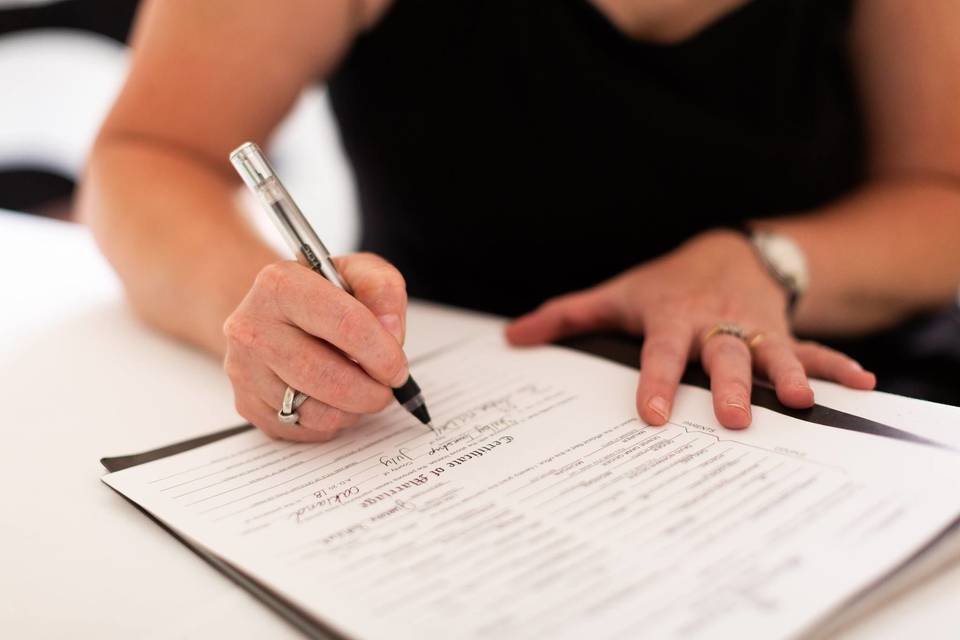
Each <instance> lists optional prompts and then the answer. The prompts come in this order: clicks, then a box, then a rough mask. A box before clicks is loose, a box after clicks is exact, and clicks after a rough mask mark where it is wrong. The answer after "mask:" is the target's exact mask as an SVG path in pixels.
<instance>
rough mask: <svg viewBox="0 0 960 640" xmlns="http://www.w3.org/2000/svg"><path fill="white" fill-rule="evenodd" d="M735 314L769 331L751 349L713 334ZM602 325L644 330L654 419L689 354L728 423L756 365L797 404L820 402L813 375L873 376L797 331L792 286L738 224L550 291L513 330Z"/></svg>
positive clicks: (645, 406)
mask: <svg viewBox="0 0 960 640" xmlns="http://www.w3.org/2000/svg"><path fill="white" fill-rule="evenodd" d="M724 322H731V323H736V324H737V325H739V326H741V327H743V328H744V329H745V330H746V331H747V332H748V335H750V334H753V333H754V332H762V333H763V339H762V340H761V341H757V342H756V343H755V344H756V346H755V347H754V348H753V349H751V348H749V347H748V346H747V343H746V341H744V340H742V339H740V338H737V337H734V336H731V335H722V334H720V335H713V336H711V337H709V338H708V339H706V340H704V338H705V337H706V336H707V334H708V333H709V332H710V330H711V328H712V327H715V326H716V325H717V324H718V323H724ZM599 329H621V330H624V331H627V332H630V333H634V334H643V335H644V345H643V352H642V354H641V357H640V360H641V371H642V375H641V377H640V384H639V387H638V388H637V411H638V412H639V414H640V417H641V418H643V419H644V420H645V421H646V422H648V423H650V424H653V425H662V424H664V423H665V422H666V421H667V420H668V419H669V417H670V411H671V406H672V404H673V398H674V394H675V393H676V391H677V385H678V384H679V382H680V377H681V376H682V375H683V371H684V368H685V367H686V365H687V362H688V360H690V359H700V360H701V361H702V362H703V367H704V369H705V370H706V371H707V373H708V374H709V375H710V384H711V390H712V393H713V406H714V412H715V413H716V416H717V419H718V420H719V421H720V423H721V424H722V425H724V426H725V427H729V428H732V429H739V428H744V427H746V426H748V425H749V424H750V421H751V412H750V388H751V380H752V375H753V373H752V371H753V370H756V372H757V373H758V374H760V375H762V376H765V377H767V378H769V379H770V381H771V382H772V383H773V384H774V385H775V387H776V392H777V397H778V398H779V399H780V401H781V402H782V403H783V404H784V405H786V406H788V407H793V408H804V407H809V406H810V405H812V404H813V390H812V389H811V388H810V385H809V383H808V382H807V376H814V377H817V378H824V379H827V380H833V381H836V382H839V383H840V384H843V385H846V386H849V387H853V388H855V389H872V388H873V386H874V384H875V383H876V379H875V377H874V375H873V374H872V373H869V372H866V371H864V370H863V369H862V368H861V367H860V365H859V364H857V363H856V362H855V361H853V360H852V359H850V358H848V357H846V356H844V355H843V354H841V353H838V352H836V351H834V350H832V349H829V348H827V347H824V346H821V345H818V344H815V343H812V342H800V341H797V340H795V339H794V338H793V336H792V335H791V331H790V326H789V323H788V319H787V315H786V294H785V293H784V292H783V290H782V289H781V288H780V286H779V285H778V284H777V283H776V282H775V281H774V280H773V278H772V277H771V276H770V274H769V273H768V272H767V271H766V269H765V267H764V266H763V265H762V264H761V263H760V262H759V260H758V259H757V257H756V256H755V255H754V253H753V248H752V247H751V246H750V244H749V242H748V241H747V240H746V239H745V238H744V237H742V236H741V235H740V234H737V233H735V232H733V231H711V232H707V233H703V234H701V235H699V236H696V237H694V238H692V239H691V240H689V241H688V242H687V243H685V244H684V245H682V246H681V247H680V248H678V249H677V250H675V251H674V252H673V253H670V254H668V255H666V256H664V257H661V258H659V259H657V260H653V261H651V262H649V263H646V264H643V265H641V266H638V267H636V268H634V269H631V270H630V271H627V272H626V273H623V274H621V275H620V276H617V277H615V278H613V279H612V280H609V281H607V282H604V283H603V284H600V285H598V286H596V287H593V288H591V289H588V290H585V291H580V292H577V293H572V294H569V295H565V296H561V297H558V298H555V299H553V300H550V301H548V302H546V303H545V304H543V305H542V306H541V307H540V308H539V309H537V310H535V311H533V312H532V313H529V314H527V315H526V316H523V317H522V318H520V319H518V320H516V321H515V322H513V323H512V324H511V325H509V326H508V328H507V337H508V338H509V339H510V341H511V342H512V343H514V344H517V345H533V344H540V343H544V342H550V341H553V340H557V339H560V338H563V337H566V336H570V335H574V334H577V333H583V332H587V331H594V330H599Z"/></svg>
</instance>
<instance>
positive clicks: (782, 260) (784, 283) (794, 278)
mask: <svg viewBox="0 0 960 640" xmlns="http://www.w3.org/2000/svg"><path fill="white" fill-rule="evenodd" d="M749 236H750V242H751V243H752V244H753V248H754V249H755V250H756V252H757V257H759V258H760V262H762V263H763V266H765V267H766V268H767V271H769V272H770V275H771V276H773V278H774V280H776V281H777V282H778V283H779V284H780V286H781V287H783V289H784V291H786V292H787V314H788V315H793V310H794V308H796V306H797V301H799V300H800V296H802V295H803V294H804V292H805V291H806V290H807V286H808V285H809V284H810V271H809V270H808V269H807V258H806V256H805V255H804V254H803V249H801V248H800V245H798V244H797V243H796V242H794V241H793V240H792V239H791V238H790V237H789V236H785V235H783V234H781V233H773V232H770V231H752V232H750V233H749Z"/></svg>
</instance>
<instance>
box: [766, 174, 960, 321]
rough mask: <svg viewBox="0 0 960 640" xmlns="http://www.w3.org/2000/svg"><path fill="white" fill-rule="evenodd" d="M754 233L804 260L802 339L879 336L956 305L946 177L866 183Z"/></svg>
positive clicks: (953, 211) (953, 198)
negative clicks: (781, 238) (770, 236)
mask: <svg viewBox="0 0 960 640" xmlns="http://www.w3.org/2000/svg"><path fill="white" fill-rule="evenodd" d="M756 226H757V227H758V228H762V229H769V230H775V231H778V232H781V233H784V234H786V235H788V236H790V237H791V238H793V239H794V240H795V241H796V242H797V243H798V244H800V246H801V247H802V248H803V250H804V252H805V254H806V256H807V260H808V262H809V268H810V276H811V281H810V288H809V291H808V292H807V294H806V295H805V296H804V298H803V299H802V301H801V303H800V305H799V306H798V308H797V313H796V318H795V320H796V327H797V329H798V331H800V332H802V333H807V334H820V335H837V334H849V333H859V332H866V331H871V330H878V329H881V328H884V327H886V326H890V325H891V324H893V323H895V322H897V321H899V320H901V319H903V318H905V317H906V316H908V315H911V314H914V313H917V312H921V311H925V310H930V309H934V308H937V307H941V306H944V305H947V304H949V303H950V302H951V301H952V300H954V299H956V295H957V288H958V286H960V185H958V184H952V183H951V182H950V181H949V180H948V179H946V178H944V179H940V178H936V177H931V178H926V177H922V178H916V179H914V178H903V179H891V180H885V181H876V182H872V183H870V184H868V185H867V186H866V187H864V188H863V189H861V190H859V191H857V192H856V193H854V194H851V195H850V196H849V197H847V198H844V199H843V200H841V201H838V202H836V203H835V204H832V205H830V206H827V207H825V208H823V209H821V210H819V211H816V212H813V213H811V214H808V215H798V216H791V217H785V218H780V219H775V220H769V221H763V222H758V223H757V224H756Z"/></svg>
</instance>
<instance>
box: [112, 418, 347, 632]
mask: <svg viewBox="0 0 960 640" xmlns="http://www.w3.org/2000/svg"><path fill="white" fill-rule="evenodd" d="M252 428H253V427H252V426H251V425H243V426H242V427H234V428H232V429H225V430H223V431H219V432H217V433H212V434H209V435H208V436H204V437H203V438H196V440H201V439H207V442H215V441H217V440H222V439H224V438H227V437H229V436H231V435H234V434H235V433H239V432H240V431H245V430H248V429H252ZM189 442H193V440H188V441H185V442H183V443H178V445H182V444H186V443H189ZM207 442H204V443H202V444H207ZM178 445H171V446H178ZM197 446H201V445H197ZM166 448H167V447H164V449H166ZM185 450H186V449H185ZM156 451H160V450H159V449H157V450H156ZM150 453H155V452H150ZM143 455H147V454H143ZM166 455H173V454H166ZM133 457H136V456H122V457H121V458H120V459H126V458H133ZM162 457H165V456H158V457H157V458H155V459H159V458H162ZM105 459H106V458H105ZM138 464H140V463H138ZM128 466H136V464H131V465H128ZM125 468H128V467H122V468H120V469H117V471H121V470H122V469H125ZM104 484H106V483H104ZM107 486H110V485H107ZM110 489H112V490H113V491H114V493H116V494H117V495H119V496H120V497H121V498H123V499H124V500H126V501H127V502H129V503H130V504H132V505H133V506H134V507H136V509H137V510H138V511H139V512H140V513H142V514H144V515H145V516H147V517H148V518H150V519H151V520H153V521H154V522H155V523H156V524H157V525H158V526H159V527H160V528H161V529H163V530H164V531H166V532H167V533H169V534H170V535H171V536H173V537H174V538H176V540H177V541H179V542H180V543H181V544H182V545H183V546H185V547H186V548H187V549H189V550H190V551H192V552H193V553H194V554H196V555H197V556H198V557H199V558H200V559H201V560H203V561H204V562H206V563H207V564H209V565H210V566H211V567H213V568H214V569H216V570H217V571H219V572H220V573H222V574H223V575H225V576H226V577H227V578H229V579H230V580H231V581H232V582H233V583H234V584H236V585H237V586H238V587H240V588H241V589H244V590H245V591H247V593H249V594H250V595H252V596H253V597H254V598H256V599H257V600H259V601H260V602H262V603H263V604H265V605H266V606H267V607H269V608H270V609H271V610H272V611H274V612H275V613H276V614H278V615H279V616H280V617H281V618H283V619H284V620H285V621H286V622H287V623H288V624H290V625H292V626H293V627H294V628H296V629H297V630H298V631H300V632H301V633H303V634H305V635H306V636H307V637H308V638H312V639H314V640H350V638H349V636H345V635H343V634H342V633H340V632H338V631H336V630H335V629H333V628H332V627H330V626H328V625H326V624H324V622H323V621H321V620H319V619H318V618H316V617H314V616H312V615H310V614H309V613H307V611H305V610H304V609H302V608H301V607H299V606H297V605H296V604H294V603H293V602H292V601H290V600H288V599H287V598H284V597H283V596H281V595H280V594H278V593H276V592H275V591H273V590H271V589H270V588H269V587H267V586H266V585H264V584H263V583H262V582H260V581H259V580H256V579H254V578H252V577H251V576H249V575H247V574H246V573H244V572H243V571H241V570H240V569H238V568H237V567H235V566H233V565H232V564H230V563H229V562H227V561H226V560H224V559H222V558H220V557H218V556H217V555H215V554H213V553H211V552H209V551H207V550H206V549H205V548H204V547H202V546H200V545H198V544H196V543H194V542H192V541H191V540H189V539H188V538H186V537H184V536H182V535H180V533H178V532H177V531H176V530H174V529H173V528H172V527H170V526H168V525H167V524H166V523H165V522H164V521H163V520H160V519H159V518H157V517H156V516H155V515H153V514H152V513H150V512H149V511H147V510H146V509H144V508H143V507H142V506H140V505H139V504H137V503H136V502H134V501H133V500H131V499H130V498H128V497H127V496H125V495H123V494H122V493H120V492H119V491H117V490H116V489H114V488H113V487H110Z"/></svg>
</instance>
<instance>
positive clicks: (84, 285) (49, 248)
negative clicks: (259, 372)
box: [0, 212, 960, 640]
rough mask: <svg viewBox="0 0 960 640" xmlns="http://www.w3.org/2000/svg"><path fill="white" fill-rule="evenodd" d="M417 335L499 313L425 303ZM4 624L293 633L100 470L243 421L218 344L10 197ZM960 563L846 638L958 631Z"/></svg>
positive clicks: (4, 325)
mask: <svg viewBox="0 0 960 640" xmlns="http://www.w3.org/2000/svg"><path fill="white" fill-rule="evenodd" d="M408 324H409V333H410V337H409V343H408V353H410V354H411V355H413V354H416V353H418V352H422V351H424V350H426V349H429V348H430V346H431V345H437V344H445V343H448V342H450V341H453V340H455V339H457V338H458V337H459V336H465V335H469V334H471V333H476V332H477V331H480V330H484V329H486V328H489V327H490V326H496V324H497V322H496V321H495V320H491V319H489V318H485V317H481V316H461V315H460V314H454V313H451V312H447V311H445V310H443V309H442V308H436V307H432V306H416V307H414V308H413V309H412V310H411V316H410V320H409V323H408ZM816 392H817V399H818V402H820V403H821V404H827V405H829V406H833V407H836V408H839V409H842V410H846V411H849V412H852V413H859V414H861V415H866V416H867V417H871V418H873V419H876V420H879V421H882V422H886V423H887V424H892V425H893V426H898V427H901V428H906V429H911V430H914V431H917V432H919V433H923V434H925V435H927V436H929V437H933V438H939V439H941V440H944V441H948V442H951V443H953V444H955V445H956V446H960V410H957V409H955V408H950V407H943V406H942V405H934V404H931V403H925V402H920V401H906V400H903V399H900V398H897V397H894V396H888V395H886V394H864V393H856V392H850V391H847V390H844V389H840V388H838V387H836V386H834V385H829V384H817V385H816ZM0 400H2V402H0V429H2V437H3V439H2V441H0V442H2V446H0V487H2V492H3V493H2V496H3V502H2V505H0V567H2V569H0V571H2V578H0V585H2V586H0V629H2V630H3V631H2V634H3V636H4V637H10V638H14V637H16V638H20V637H30V638H37V637H41V638H44V637H49V638H53V637H57V638H59V637H94V636H96V637H98V638H128V637H152V638H182V637H189V638H197V637H231V638H263V637H273V638H284V637H289V638H297V637H299V635H298V634H297V632H295V631H294V630H293V629H292V628H290V627H289V626H287V624H286V623H285V622H283V621H282V620H281V619H280V618H278V617H277V616H275V615H274V614H273V613H272V612H270V611H269V610H268V609H267V608H266V607H264V606H262V605H261V604H259V603H258V602H257V601H255V600H254V599H253V598H252V597H251V596H248V595H247V594H246V593H245V592H244V591H242V590H241V589H239V588H238V587H236V586H234V585H233V583H231V582H230V581H228V580H227V579H226V578H224V577H223V576H221V575H220V574H219V573H217V572H216V571H214V570H213V569H211V568H210V567H209V566H207V565H206V564H205V563H204V562H203V561H202V560H200V559H199V558H197V557H196V556H195V555H194V554H193V553H191V552H189V551H188V550H187V549H186V548H185V547H183V546H182V545H181V544H180V543H178V542H177V541H176V540H174V539H173V538H172V537H171V536H170V535H169V534H167V533H166V532H165V531H163V530H162V529H160V528H159V527H158V526H157V525H155V524H154V523H153V522H151V521H150V520H149V519H147V518H146V517H145V516H143V515H142V514H141V513H140V512H138V511H137V510H136V509H135V508H133V507H132V506H131V505H129V504H128V503H127V502H126V501H124V500H123V499H122V498H120V497H119V496H118V495H116V494H115V493H114V492H113V491H111V490H110V489H108V488H107V487H106V486H105V485H103V484H102V483H101V482H100V480H99V478H100V476H101V475H102V474H103V469H102V467H101V466H100V463H99V459H100V457H102V456H105V455H116V454H126V453H134V452H138V451H142V450H146V449H150V448H154V447H157V446H160V445H164V444H169V443H171V442H174V441H177V440H182V439H186V438H190V437H193V436H196V435H199V434H203V433H207V432H210V431H213V430H216V429H220V428H223V427H227V426H231V425H234V424H238V423H240V422H241V420H240V418H239V417H238V416H237V415H236V413H235V412H234V410H233V403H232V394H231V391H230V386H229V384H228V382H227V380H226V379H225V377H224V376H223V375H222V372H221V370H220V365H219V363H218V362H216V361H214V360H213V359H211V358H209V357H208V356H206V355H204V354H202V353H199V352H197V351H194V350H191V349H190V348H187V347H184V346H183V345H181V344H178V343H176V342H174V341H172V340H170V339H167V338H165V337H163V336H160V335H157V334H155V333H153V332H151V331H150V330H148V329H146V328H145V327H144V326H142V325H141V324H140V323H139V322H138V321H137V320H136V319H135V318H134V317H132V315H131V313H130V312H129V310H128V309H127V308H126V307H125V306H124V304H123V301H122V293H121V289H120V286H119V283H118V281H117V279H116V277H115V276H114V275H113V273H112V272H111V271H110V269H109V267H108V266H107V265H106V264H105V262H104V261H103V259H102V258H101V257H100V255H99V253H98V252H97V249H96V247H95V245H94V243H93V241H92V239H91V237H90V235H89V233H88V231H87V230H86V229H85V228H83V227H80V226H76V225H70V224H65V223H58V222H50V221H46V220H38V219H34V218H28V217H26V216H22V215H19V214H11V213H4V212H0ZM958 595H960V565H956V564H955V565H952V566H950V567H948V568H946V569H945V570H944V571H943V572H941V573H940V574H939V575H938V576H937V577H935V578H933V579H931V580H928V581H926V582H925V583H923V584H922V585H920V586H918V587H917V588H914V589H913V590H911V591H910V592H909V593H908V594H907V595H905V596H903V597H900V598H898V599H896V600H894V601H893V602H891V603H889V604H887V605H886V606H885V607H884V608H882V609H880V610H878V611H877V612H875V613H874V614H872V615H871V616H870V617H869V618H867V619H865V620H863V621H861V622H859V623H858V624H857V625H856V626H854V627H852V628H850V629H848V630H847V631H846V632H845V633H844V634H843V635H842V637H843V638H844V639H846V640H862V639H866V638H890V639H893V638H898V639H899V638H904V637H915V638H957V637H960V621H958V611H957V602H958Z"/></svg>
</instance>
